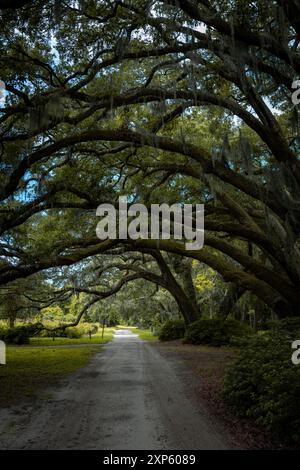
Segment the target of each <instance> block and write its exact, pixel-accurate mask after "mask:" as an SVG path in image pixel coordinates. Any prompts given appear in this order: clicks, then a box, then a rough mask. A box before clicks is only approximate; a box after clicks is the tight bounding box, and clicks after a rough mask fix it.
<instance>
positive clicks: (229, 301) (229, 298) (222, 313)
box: [218, 283, 245, 320]
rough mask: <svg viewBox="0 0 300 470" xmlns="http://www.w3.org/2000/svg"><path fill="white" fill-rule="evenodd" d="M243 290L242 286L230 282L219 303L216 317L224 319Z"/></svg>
mask: <svg viewBox="0 0 300 470" xmlns="http://www.w3.org/2000/svg"><path fill="white" fill-rule="evenodd" d="M244 292H245V289H244V288H243V287H240V286H238V285H237V284H234V283H230V284H229V285H228V288H227V293H226V295H225V296H224V297H223V299H222V301H221V303H220V305H219V310H218V317H220V318H223V319H224V320H225V319H226V318H227V317H228V315H229V314H230V312H231V310H232V309H233V307H234V306H235V304H236V303H237V301H238V300H239V299H240V298H241V296H242V295H243V294H244Z"/></svg>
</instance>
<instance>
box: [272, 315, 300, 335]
mask: <svg viewBox="0 0 300 470" xmlns="http://www.w3.org/2000/svg"><path fill="white" fill-rule="evenodd" d="M267 326H268V328H270V329H271V330H273V331H279V332H280V331H282V332H284V331H285V332H287V333H292V334H293V333H295V332H297V331H300V318H299V317H287V318H283V319H282V320H273V321H269V322H268V323H267Z"/></svg>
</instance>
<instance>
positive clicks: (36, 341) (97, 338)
mask: <svg viewBox="0 0 300 470" xmlns="http://www.w3.org/2000/svg"><path fill="white" fill-rule="evenodd" d="M113 331H114V328H105V330H104V336H103V339H102V332H101V331H99V332H98V333H96V334H95V335H92V338H91V339H90V337H89V336H88V335H85V336H82V337H81V338H78V339H69V338H55V339H54V341H53V339H52V338H43V337H35V338H30V346H63V345H72V344H86V345H89V344H104V343H108V341H111V339H112V336H113ZM27 347H28V346H27Z"/></svg>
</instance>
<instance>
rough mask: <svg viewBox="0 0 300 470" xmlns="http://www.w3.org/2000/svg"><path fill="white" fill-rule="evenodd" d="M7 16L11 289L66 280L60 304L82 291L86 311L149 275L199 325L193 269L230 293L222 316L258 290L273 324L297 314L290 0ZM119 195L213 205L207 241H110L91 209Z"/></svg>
mask: <svg viewBox="0 0 300 470" xmlns="http://www.w3.org/2000/svg"><path fill="white" fill-rule="evenodd" d="M0 8H1V9H2V10H1V19H0V26H1V28H0V30H1V33H0V34H1V43H2V54H1V57H0V70H1V76H0V78H1V80H2V81H3V82H4V84H5V90H6V92H5V103H3V104H2V106H1V107H0V123H1V130H0V140H1V162H0V184H1V187H0V201H1V203H0V204H1V205H0V211H1V219H0V229H1V242H0V255H1V258H0V285H1V286H3V289H6V288H7V286H10V285H11V284H12V283H15V282H18V280H20V279H23V278H25V279H28V280H32V279H34V277H35V276H38V275H39V273H41V272H43V275H46V277H47V276H49V278H51V276H58V277H59V278H60V282H58V286H57V292H58V294H57V295H63V294H62V290H64V292H65V293H66V292H67V290H68V289H74V285H75V290H76V291H78V292H85V293H86V294H87V299H88V302H87V303H86V304H85V306H84V309H85V310H86V309H88V308H90V307H91V306H92V304H93V303H94V302H96V301H97V300H99V299H102V298H104V297H105V296H110V295H112V294H113V293H114V292H117V291H118V290H119V289H120V288H121V287H122V286H123V285H125V284H127V283H128V282H131V281H136V280H137V279H144V280H146V281H147V282H151V283H154V284H157V285H159V286H162V287H163V288H164V289H167V290H168V291H169V292H170V294H171V295H172V296H173V298H174V299H175V301H176V302H177V305H178V308H179V310H180V311H181V313H182V314H183V316H184V317H185V319H186V321H187V322H190V321H193V320H194V319H195V317H196V316H197V315H201V306H200V308H199V302H198V303H197V299H196V293H195V283H193V279H192V276H191V270H192V260H196V261H198V262H199V263H200V266H208V267H209V268H211V269H212V270H213V272H216V273H218V275H219V276H220V278H221V279H222V282H225V283H226V286H227V289H226V292H227V294H228V296H229V299H228V298H226V299H225V300H226V302H227V307H228V308H229V309H230V308H231V306H232V302H231V301H230V299H231V300H232V299H234V300H237V299H238V298H239V297H240V296H241V295H243V294H244V293H245V292H248V293H249V292H250V293H251V295H255V296H256V297H257V298H258V299H259V300H260V301H261V302H263V303H264V304H265V305H266V306H268V308H269V309H271V310H273V311H274V312H275V313H276V314H277V315H278V316H279V317H284V316H290V315H299V314H300V309H299V305H300V289H299V287H300V269H299V266H300V253H299V232H300V223H299V220H300V217H299V214H300V202H299V201H300V161H299V136H298V133H299V123H298V108H297V106H295V105H294V104H293V103H292V100H291V95H292V93H293V91H294V89H293V81H294V80H295V79H296V78H297V76H298V75H299V73H300V54H299V37H300V36H299V34H300V8H299V5H298V2H296V1H289V2H285V1H283V0H272V1H263V0H255V1H253V2H248V1H245V0H234V1H229V0H228V1H227V0H223V1H221V2H220V1H214V0H213V1H209V2H208V1H206V0H203V1H193V0H187V1H180V0H178V1H176V2H175V1H167V0H153V1H149V0H136V1H131V0H128V1H126V2H123V1H116V2H111V1H105V0H98V1H97V0H84V1H75V0H65V1H62V2H58V1H50V0H49V1H46V2H44V1H43V2H42V1H40V0H32V1H13V2H5V1H3V2H0ZM120 195H129V196H130V200H131V202H142V203H144V204H145V205H146V206H148V205H150V204H152V203H163V202H166V203H169V204H173V203H180V204H183V203H192V204H195V203H203V204H205V245H204V247H203V248H202V249H201V250H196V251H187V250H186V249H185V245H184V243H183V242H182V241H180V240H174V239H171V240H160V241H159V243H157V241H156V240H144V239H139V240H105V241H100V240H99V239H98V238H97V236H96V232H95V227H96V224H97V218H96V208H97V206H98V205H99V204H101V203H104V202H105V203H111V204H114V205H115V204H116V203H117V200H118V197H119V196H120ZM70 276H73V277H72V279H75V280H74V281H70V279H71V277H70ZM95 276H96V277H95ZM103 276H104V278H105V279H106V280H107V276H109V279H110V281H109V283H108V284H107V283H105V282H104V284H102V288H101V282H102V279H103ZM199 279H200V282H201V277H200V278H199ZM23 282H24V281H23ZM28 282H29V281H28ZM203 282H206V280H205V279H204V281H203ZM51 283H52V284H51V289H52V290H53V286H54V284H55V281H51ZM198 284H199V283H198ZM70 285H71V287H70ZM93 286H95V287H93ZM103 286H104V287H105V289H103ZM48 287H49V285H48ZM200 291H201V289H199V292H200ZM224 295H225V297H226V293H225V294H224ZM223 306H224V308H225V304H223ZM225 311H226V309H225ZM81 314H82V312H81Z"/></svg>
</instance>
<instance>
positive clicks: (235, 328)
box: [184, 318, 252, 346]
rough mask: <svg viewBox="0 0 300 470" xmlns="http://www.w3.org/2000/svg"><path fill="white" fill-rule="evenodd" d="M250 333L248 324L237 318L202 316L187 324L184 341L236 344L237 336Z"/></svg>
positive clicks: (241, 336)
mask: <svg viewBox="0 0 300 470" xmlns="http://www.w3.org/2000/svg"><path fill="white" fill-rule="evenodd" d="M251 333H252V330H251V328H250V327H249V326H248V325H246V324H244V323H241V322H239V321H237V320H222V319H220V318H212V319H205V318H202V319H201V320H197V321H196V322H194V323H192V324H191V325H189V326H188V328H187V330H186V333H185V337H184V342H185V343H192V344H209V345H211V346H223V345H228V344H236V343H237V342H238V341H237V339H238V338H243V337H245V336H248V335H249V334H251Z"/></svg>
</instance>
